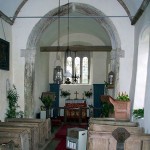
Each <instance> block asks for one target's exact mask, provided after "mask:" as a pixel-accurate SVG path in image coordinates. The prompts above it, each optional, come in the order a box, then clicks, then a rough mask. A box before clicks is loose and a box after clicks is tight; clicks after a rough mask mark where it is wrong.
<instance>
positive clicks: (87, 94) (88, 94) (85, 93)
mask: <svg viewBox="0 0 150 150" xmlns="http://www.w3.org/2000/svg"><path fill="white" fill-rule="evenodd" d="M84 95H85V96H86V97H88V98H90V97H91V96H92V89H90V90H89V91H84Z"/></svg>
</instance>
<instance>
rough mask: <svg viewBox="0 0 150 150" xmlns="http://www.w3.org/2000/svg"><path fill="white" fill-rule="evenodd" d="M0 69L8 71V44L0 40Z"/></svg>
mask: <svg viewBox="0 0 150 150" xmlns="http://www.w3.org/2000/svg"><path fill="white" fill-rule="evenodd" d="M0 69H2V70H9V42H7V41H5V40H3V39H1V38H0Z"/></svg>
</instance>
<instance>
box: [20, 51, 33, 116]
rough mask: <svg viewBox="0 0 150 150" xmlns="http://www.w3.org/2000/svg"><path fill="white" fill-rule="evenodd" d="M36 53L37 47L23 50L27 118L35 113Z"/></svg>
mask: <svg viewBox="0 0 150 150" xmlns="http://www.w3.org/2000/svg"><path fill="white" fill-rule="evenodd" d="M35 54H36V49H26V50H22V51H21V55H22V56H23V57H25V72H24V100H25V107H24V112H25V117H27V118H33V114H34V78H35Z"/></svg>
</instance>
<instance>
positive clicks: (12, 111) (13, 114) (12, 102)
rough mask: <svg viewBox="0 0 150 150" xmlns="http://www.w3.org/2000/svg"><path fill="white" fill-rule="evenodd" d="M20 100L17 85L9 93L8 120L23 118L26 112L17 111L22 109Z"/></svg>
mask: <svg viewBox="0 0 150 150" xmlns="http://www.w3.org/2000/svg"><path fill="white" fill-rule="evenodd" d="M18 98H19V94H18V93H17V89H16V87H15V85H13V86H12V88H10V89H9V90H8V91H7V100H8V107H9V108H8V109H7V112H6V118H22V117H23V114H24V112H23V111H17V109H18V108H19V107H20V106H19V105H18Z"/></svg>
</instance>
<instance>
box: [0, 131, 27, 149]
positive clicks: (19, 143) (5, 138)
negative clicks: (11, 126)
mask: <svg viewBox="0 0 150 150" xmlns="http://www.w3.org/2000/svg"><path fill="white" fill-rule="evenodd" d="M10 141H13V142H14V144H15V149H17V150H29V136H28V132H27V131H26V130H22V129H21V130H13V131H10V130H3V131H0V144H4V143H8V142H10Z"/></svg>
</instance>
